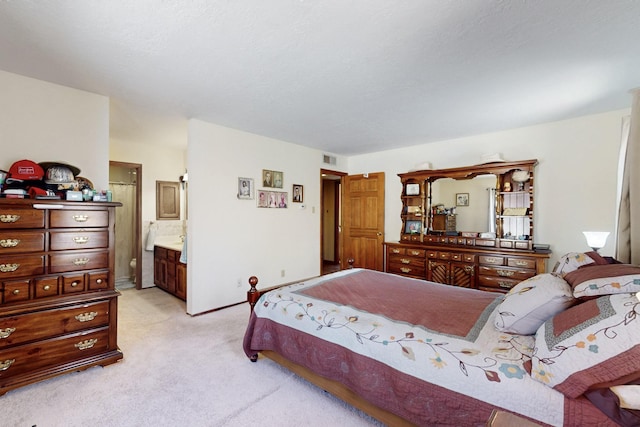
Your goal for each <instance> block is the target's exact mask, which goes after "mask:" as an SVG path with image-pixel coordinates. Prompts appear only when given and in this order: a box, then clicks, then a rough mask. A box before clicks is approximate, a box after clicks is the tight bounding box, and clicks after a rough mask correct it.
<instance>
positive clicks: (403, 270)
mask: <svg viewBox="0 0 640 427" xmlns="http://www.w3.org/2000/svg"><path fill="white" fill-rule="evenodd" d="M388 272H389V273H394V274H404V275H407V276H413V277H418V278H420V279H424V278H425V269H424V266H422V267H418V266H413V265H403V264H390V265H389V271H388Z"/></svg>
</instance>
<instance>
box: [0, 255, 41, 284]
mask: <svg viewBox="0 0 640 427" xmlns="http://www.w3.org/2000/svg"><path fill="white" fill-rule="evenodd" d="M39 274H44V255H28V254H27V255H7V256H0V280H3V279H7V278H10V277H20V276H37V275H39Z"/></svg>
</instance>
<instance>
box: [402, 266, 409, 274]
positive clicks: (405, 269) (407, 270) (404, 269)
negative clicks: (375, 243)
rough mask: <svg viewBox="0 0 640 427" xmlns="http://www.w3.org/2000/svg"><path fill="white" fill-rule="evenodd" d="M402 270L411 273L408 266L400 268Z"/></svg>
mask: <svg viewBox="0 0 640 427" xmlns="http://www.w3.org/2000/svg"><path fill="white" fill-rule="evenodd" d="M400 271H402V272H403V273H411V269H410V268H406V267H402V268H400Z"/></svg>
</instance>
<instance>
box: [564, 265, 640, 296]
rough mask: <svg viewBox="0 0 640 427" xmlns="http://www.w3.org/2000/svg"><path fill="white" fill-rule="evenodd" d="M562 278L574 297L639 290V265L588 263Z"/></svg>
mask: <svg viewBox="0 0 640 427" xmlns="http://www.w3.org/2000/svg"><path fill="white" fill-rule="evenodd" d="M564 279H565V280H566V281H567V283H569V285H571V288H572V289H573V296H574V297H576V298H581V297H590V296H599V295H611V294H621V293H628V292H640V267H636V266H634V265H630V264H607V265H590V266H588V267H583V268H580V269H578V270H575V271H572V272H571V273H568V274H567V275H565V276H564Z"/></svg>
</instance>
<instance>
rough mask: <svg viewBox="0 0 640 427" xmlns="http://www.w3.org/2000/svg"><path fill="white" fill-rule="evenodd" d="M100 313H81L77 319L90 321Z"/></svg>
mask: <svg viewBox="0 0 640 427" xmlns="http://www.w3.org/2000/svg"><path fill="white" fill-rule="evenodd" d="M97 315H98V312H97V311H91V312H89V313H81V314H78V315H77V316H76V320H77V321H78V322H89V321H91V320H93V319H95V318H96V316H97Z"/></svg>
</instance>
